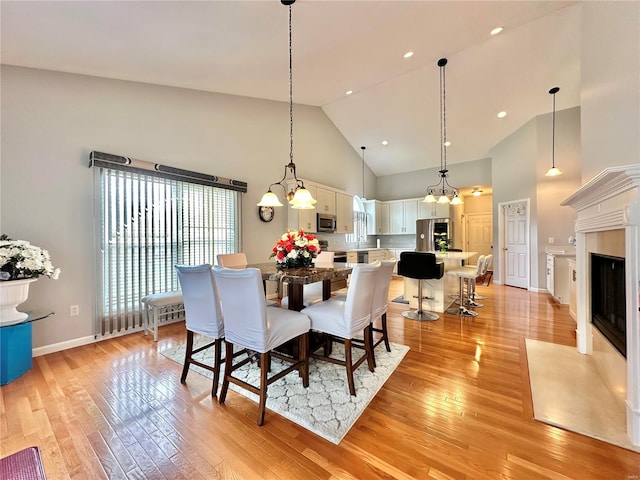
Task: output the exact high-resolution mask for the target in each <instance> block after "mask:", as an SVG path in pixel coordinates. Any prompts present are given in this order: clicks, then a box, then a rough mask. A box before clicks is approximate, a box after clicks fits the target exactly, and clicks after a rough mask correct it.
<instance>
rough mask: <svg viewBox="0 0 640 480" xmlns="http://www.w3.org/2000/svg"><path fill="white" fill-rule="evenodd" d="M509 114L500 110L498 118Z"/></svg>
mask: <svg viewBox="0 0 640 480" xmlns="http://www.w3.org/2000/svg"><path fill="white" fill-rule="evenodd" d="M506 116H507V112H500V113H498V118H504V117H506Z"/></svg>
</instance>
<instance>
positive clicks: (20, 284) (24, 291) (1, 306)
mask: <svg viewBox="0 0 640 480" xmlns="http://www.w3.org/2000/svg"><path fill="white" fill-rule="evenodd" d="M36 280H37V278H24V279H22V280H8V281H0V325H4V324H7V323H17V322H20V321H21V320H24V319H25V318H27V317H28V316H29V315H27V314H26V313H24V312H19V311H18V310H17V309H16V307H17V306H18V305H20V304H21V303H23V302H25V301H26V300H27V298H29V284H30V283H31V282H35V281H36Z"/></svg>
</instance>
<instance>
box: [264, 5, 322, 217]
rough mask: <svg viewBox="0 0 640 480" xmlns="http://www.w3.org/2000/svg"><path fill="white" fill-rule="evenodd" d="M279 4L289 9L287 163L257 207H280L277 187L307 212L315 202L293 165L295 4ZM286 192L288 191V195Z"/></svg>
mask: <svg viewBox="0 0 640 480" xmlns="http://www.w3.org/2000/svg"><path fill="white" fill-rule="evenodd" d="M280 2H281V3H282V4H283V5H284V6H287V7H289V163H288V164H287V165H285V166H284V175H283V176H282V179H281V180H280V181H278V182H275V183H272V184H271V185H269V188H268V190H267V192H266V193H265V194H264V195H263V196H262V199H261V200H260V203H258V206H259V207H282V203H281V202H280V200H279V199H278V196H277V195H276V194H275V193H273V192H272V191H271V187H273V186H274V185H279V186H281V187H282V188H283V189H284V192H285V194H286V195H287V200H288V201H289V204H290V205H291V208H295V209H301V210H308V209H312V208H316V207H315V204H316V203H317V201H316V200H315V199H314V198H313V197H312V196H311V192H309V190H307V189H306V188H305V187H304V182H303V181H302V180H300V179H299V178H298V175H297V174H296V164H295V163H293V62H292V58H293V54H292V52H293V49H292V42H291V5H293V4H294V3H295V0H280ZM287 174H291V175H292V176H293V178H292V179H289V180H287ZM288 184H292V186H290V187H289V185H288ZM287 190H288V191H289V192H288V193H287Z"/></svg>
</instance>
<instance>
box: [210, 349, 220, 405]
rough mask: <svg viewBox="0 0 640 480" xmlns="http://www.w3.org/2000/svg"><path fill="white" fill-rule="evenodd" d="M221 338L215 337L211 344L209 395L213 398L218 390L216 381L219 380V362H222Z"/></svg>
mask: <svg viewBox="0 0 640 480" xmlns="http://www.w3.org/2000/svg"><path fill="white" fill-rule="evenodd" d="M221 350H222V339H220V338H216V340H215V343H214V344H213V355H214V359H213V385H211V396H212V397H214V398H215V396H216V394H217V392H218V382H219V381H220V364H221V363H222V351H221Z"/></svg>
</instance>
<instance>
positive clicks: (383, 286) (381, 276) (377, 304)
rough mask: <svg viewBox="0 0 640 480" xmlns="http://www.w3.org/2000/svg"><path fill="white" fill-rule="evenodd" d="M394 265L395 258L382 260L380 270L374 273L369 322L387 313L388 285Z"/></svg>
mask: <svg viewBox="0 0 640 480" xmlns="http://www.w3.org/2000/svg"><path fill="white" fill-rule="evenodd" d="M395 265H396V260H395V258H394V259H392V260H382V261H381V262H380V269H379V270H378V272H377V273H376V287H375V290H374V292H373V305H372V307H371V320H372V321H373V320H375V319H376V318H378V317H379V316H381V315H382V314H383V313H386V312H387V304H388V301H389V285H390V284H391V276H392V275H393V267H395Z"/></svg>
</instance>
